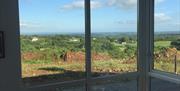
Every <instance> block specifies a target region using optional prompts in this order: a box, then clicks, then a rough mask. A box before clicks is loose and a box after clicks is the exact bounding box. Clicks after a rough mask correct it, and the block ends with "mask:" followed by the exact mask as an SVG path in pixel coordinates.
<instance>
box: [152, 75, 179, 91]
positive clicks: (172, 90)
mask: <svg viewBox="0 0 180 91" xmlns="http://www.w3.org/2000/svg"><path fill="white" fill-rule="evenodd" d="M151 91H180V85H179V84H175V83H171V82H168V81H163V80H160V79H156V78H152V81H151Z"/></svg>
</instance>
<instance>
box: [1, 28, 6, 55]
mask: <svg viewBox="0 0 180 91" xmlns="http://www.w3.org/2000/svg"><path fill="white" fill-rule="evenodd" d="M4 57H5V46H4V32H3V31H0V59H1V58H4Z"/></svg>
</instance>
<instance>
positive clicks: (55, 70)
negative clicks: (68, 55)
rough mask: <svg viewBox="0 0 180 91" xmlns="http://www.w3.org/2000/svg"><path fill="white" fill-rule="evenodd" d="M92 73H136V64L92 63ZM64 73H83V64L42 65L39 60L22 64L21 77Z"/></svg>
mask: <svg viewBox="0 0 180 91" xmlns="http://www.w3.org/2000/svg"><path fill="white" fill-rule="evenodd" d="M92 69H93V72H96V73H118V72H121V73H122V72H133V71H136V63H135V62H134V63H131V64H127V63H125V61H120V60H109V61H93V62H92ZM65 71H73V72H77V71H81V72H85V64H84V63H83V62H71V63H68V62H52V63H44V61H42V63H41V62H40V60H38V62H35V60H32V61H31V62H27V61H25V62H22V77H23V78H25V77H35V76H41V75H51V74H65Z"/></svg>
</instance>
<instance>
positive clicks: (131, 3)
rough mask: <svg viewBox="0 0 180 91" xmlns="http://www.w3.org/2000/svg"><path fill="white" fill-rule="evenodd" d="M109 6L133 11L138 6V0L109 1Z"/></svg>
mask: <svg viewBox="0 0 180 91" xmlns="http://www.w3.org/2000/svg"><path fill="white" fill-rule="evenodd" d="M107 4H108V5H109V6H116V7H119V8H122V9H132V8H135V7H136V6H137V0H108V2H107Z"/></svg>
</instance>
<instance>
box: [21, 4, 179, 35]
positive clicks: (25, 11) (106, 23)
mask: <svg viewBox="0 0 180 91" xmlns="http://www.w3.org/2000/svg"><path fill="white" fill-rule="evenodd" d="M19 12H20V28H21V33H43V32H46V33H57V32H58V33H84V0H19ZM91 12H92V13H91V20H92V21H91V23H92V32H136V31H137V0H91ZM155 31H180V0H155Z"/></svg>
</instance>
